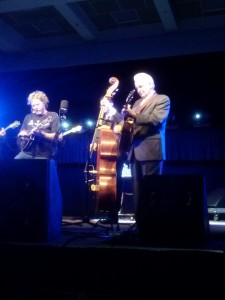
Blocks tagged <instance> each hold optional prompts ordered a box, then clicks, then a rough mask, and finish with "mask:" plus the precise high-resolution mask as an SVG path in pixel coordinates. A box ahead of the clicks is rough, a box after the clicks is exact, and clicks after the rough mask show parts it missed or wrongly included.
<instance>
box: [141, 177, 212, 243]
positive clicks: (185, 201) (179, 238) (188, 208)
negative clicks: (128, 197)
mask: <svg viewBox="0 0 225 300" xmlns="http://www.w3.org/2000/svg"><path fill="white" fill-rule="evenodd" d="M141 190H142V193H141V195H140V196H141V197H140V200H139V204H138V207H137V215H136V224H137V229H138V231H139V233H140V237H141V239H142V241H144V242H148V243H149V242H150V243H156V244H160V245H162V244H164V245H178V246H179V245H186V246H187V245H194V244H195V245H196V244H202V243H204V242H205V241H206V240H207V237H208V231H209V221H208V212H207V203H206V202H207V201H206V191H205V178H204V177H203V176H202V175H191V174H188V175H158V176H157V175H155V176H146V177H145V178H144V182H143V186H142V189H141Z"/></svg>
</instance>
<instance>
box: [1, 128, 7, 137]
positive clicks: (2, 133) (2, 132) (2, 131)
mask: <svg viewBox="0 0 225 300" xmlns="http://www.w3.org/2000/svg"><path fill="white" fill-rule="evenodd" d="M5 134H6V132H5V129H4V128H2V129H1V130H0V136H4V135H5Z"/></svg>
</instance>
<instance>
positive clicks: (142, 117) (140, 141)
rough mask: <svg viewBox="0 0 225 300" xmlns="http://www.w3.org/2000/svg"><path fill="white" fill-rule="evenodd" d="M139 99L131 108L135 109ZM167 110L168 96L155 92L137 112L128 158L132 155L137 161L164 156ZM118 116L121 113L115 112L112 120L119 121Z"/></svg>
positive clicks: (158, 158) (168, 107)
mask: <svg viewBox="0 0 225 300" xmlns="http://www.w3.org/2000/svg"><path fill="white" fill-rule="evenodd" d="M141 100H142V99H139V100H137V101H136V102H135V103H134V105H133V108H132V109H134V110H135V109H137V107H138V106H139V104H140V102H141ZM169 111H170V99H169V97H168V96H166V95H159V94H156V96H155V97H154V98H153V99H152V101H151V102H150V103H148V104H147V105H146V106H145V107H144V108H143V110H142V111H141V112H140V113H139V114H137V116H136V120H135V123H134V137H133V143H132V146H131V149H130V151H129V153H128V160H131V159H132V156H133V155H134V156H135V158H136V159H137V160H139V161H145V160H164V159H165V158H166V150H165V128H166V122H167V118H168V115H169ZM120 118H121V114H119V113H117V114H116V115H115V117H114V120H117V122H119V120H121V119H120Z"/></svg>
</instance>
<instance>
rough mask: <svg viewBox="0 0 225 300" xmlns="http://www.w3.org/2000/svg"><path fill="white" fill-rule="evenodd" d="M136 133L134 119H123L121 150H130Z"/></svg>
mask: <svg viewBox="0 0 225 300" xmlns="http://www.w3.org/2000/svg"><path fill="white" fill-rule="evenodd" d="M133 134H134V119H132V118H129V119H127V120H125V121H123V125H122V128H121V132H120V141H119V150H121V151H124V152H128V151H129V150H130V148H131V145H132V141H133Z"/></svg>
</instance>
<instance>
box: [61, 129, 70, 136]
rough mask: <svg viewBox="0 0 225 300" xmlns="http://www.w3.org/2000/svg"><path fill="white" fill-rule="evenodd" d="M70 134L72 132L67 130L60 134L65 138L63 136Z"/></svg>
mask: <svg viewBox="0 0 225 300" xmlns="http://www.w3.org/2000/svg"><path fill="white" fill-rule="evenodd" d="M71 132H72V130H67V131H65V132H63V133H62V136H65V135H67V134H70V133H71Z"/></svg>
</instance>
